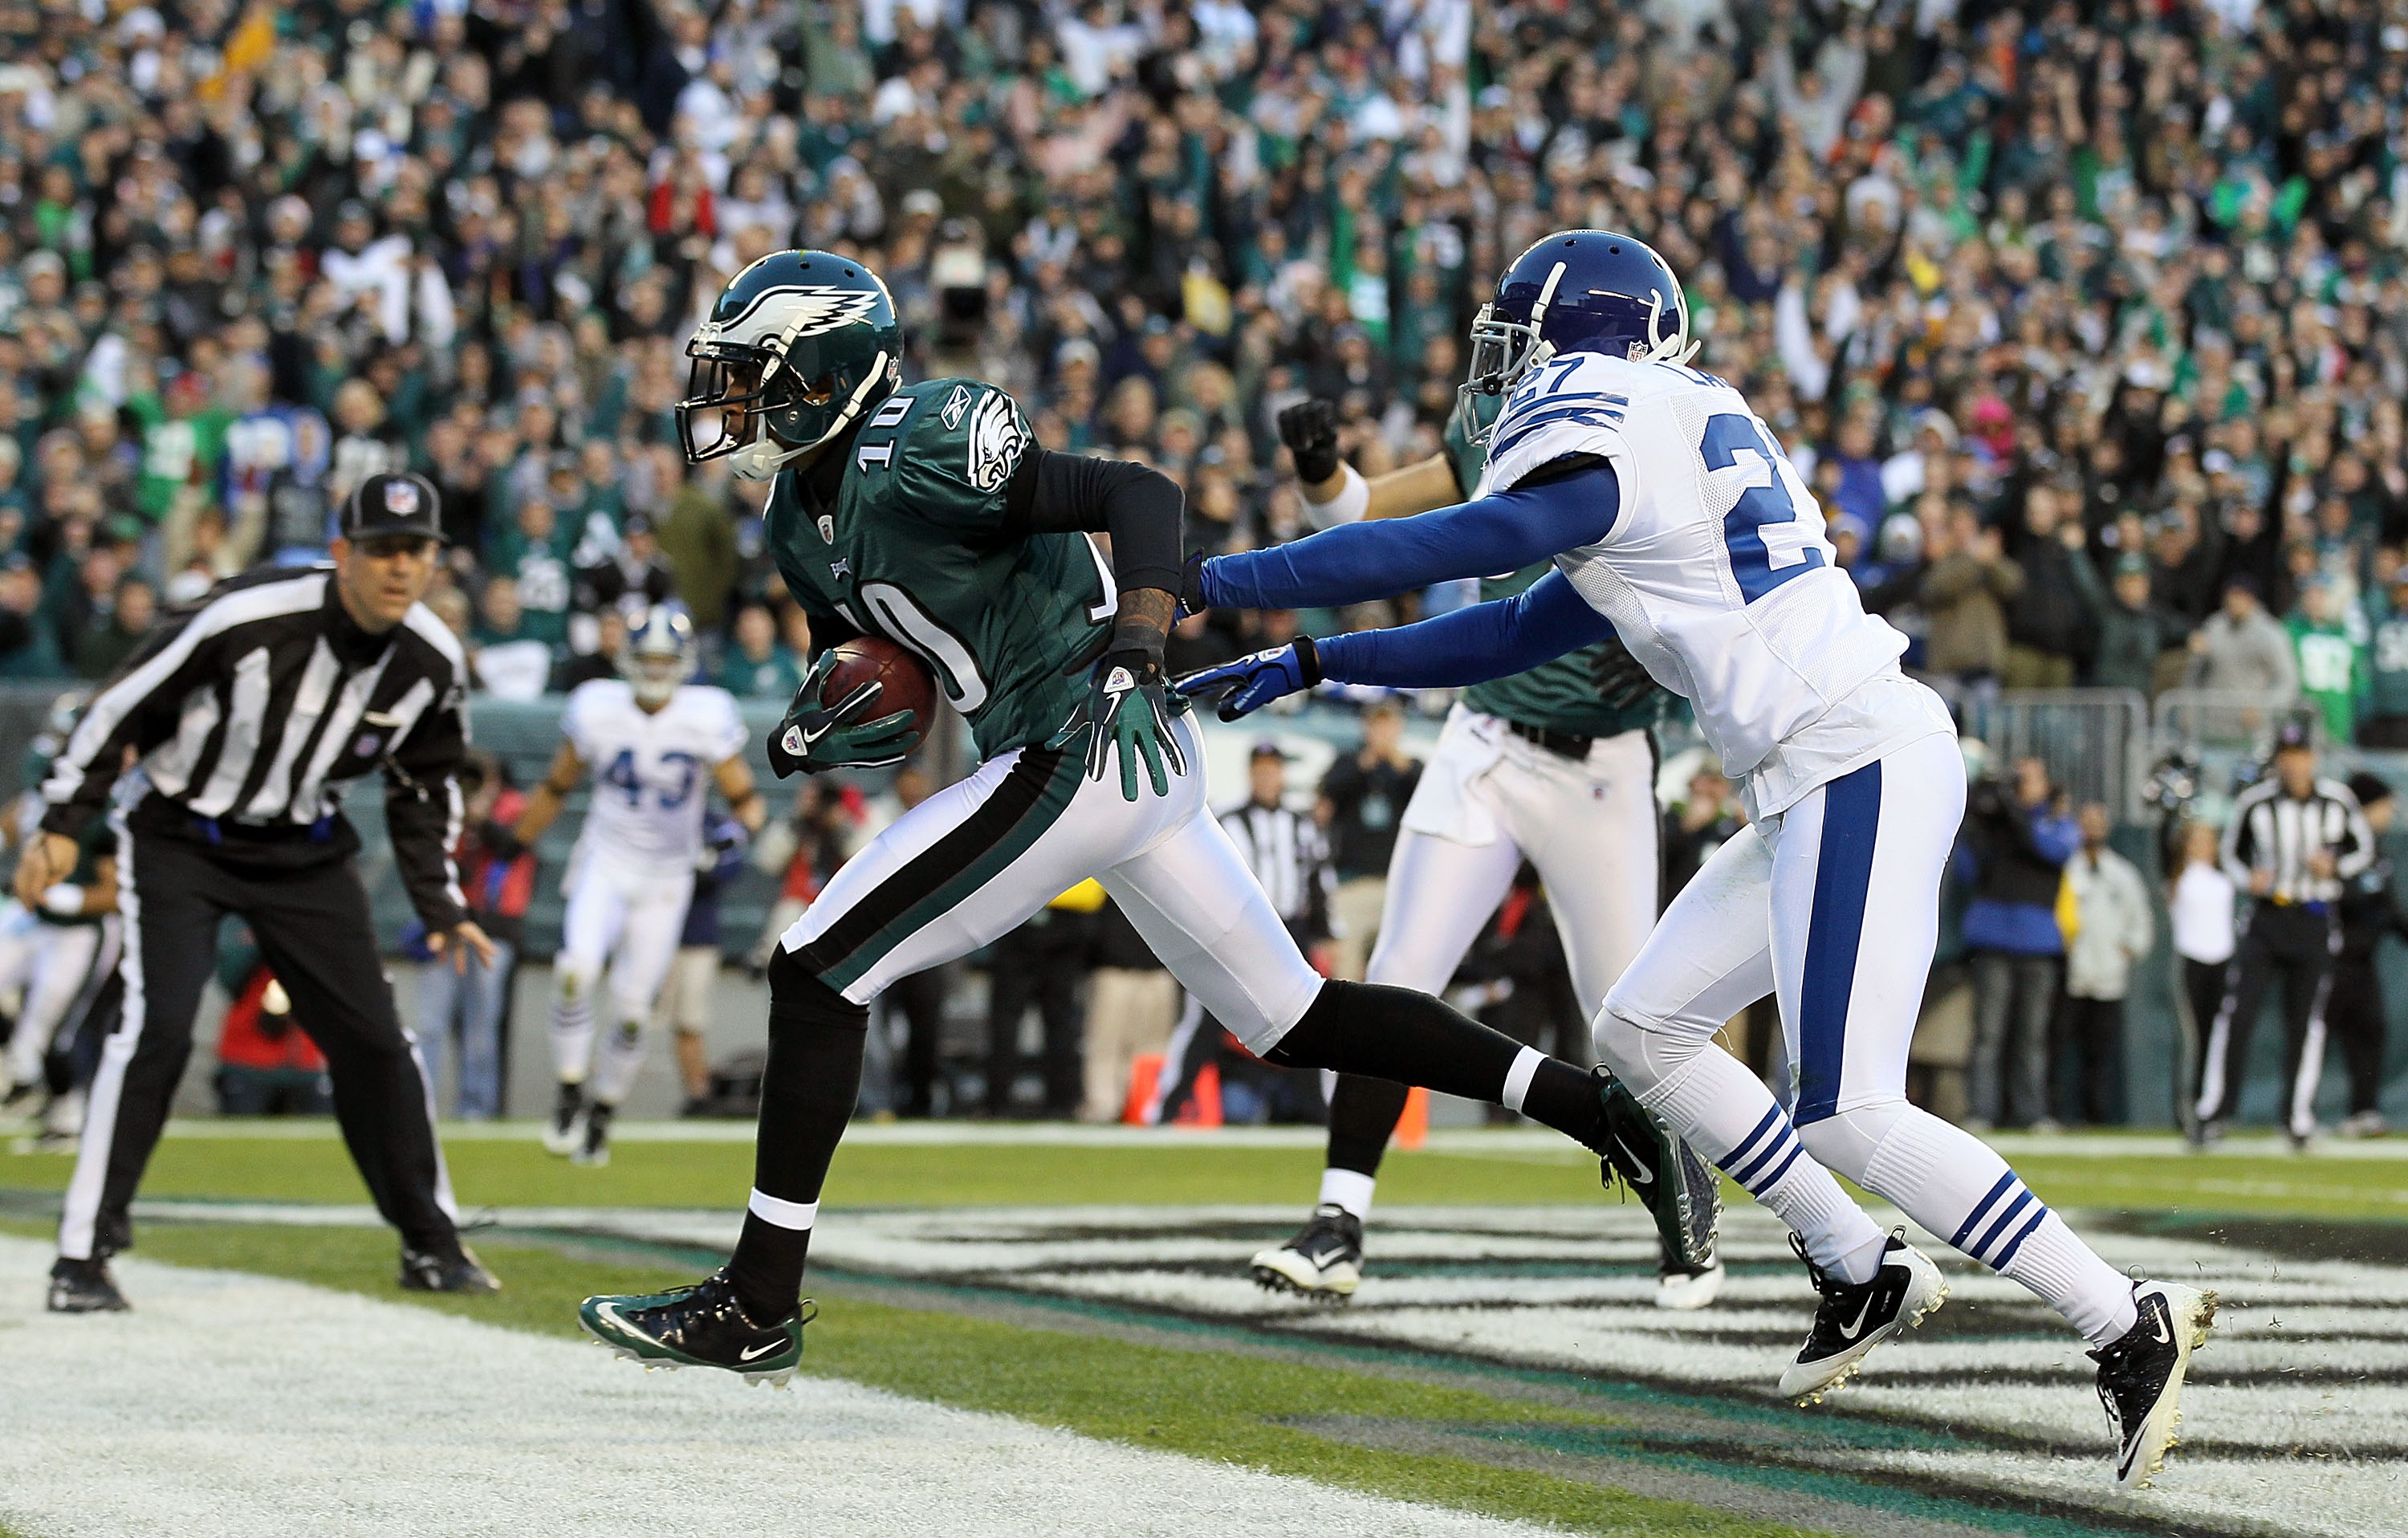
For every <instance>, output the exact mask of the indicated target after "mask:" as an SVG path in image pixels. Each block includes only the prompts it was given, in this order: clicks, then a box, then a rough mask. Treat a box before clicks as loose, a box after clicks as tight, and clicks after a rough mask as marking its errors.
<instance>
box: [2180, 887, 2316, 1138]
mask: <svg viewBox="0 0 2408 1538" xmlns="http://www.w3.org/2000/svg"><path fill="white" fill-rule="evenodd" d="M2340 949H2341V925H2340V923H2339V921H2338V920H2337V919H2335V917H2334V916H2333V914H2332V913H2330V912H2329V911H2319V910H2317V909H2314V908H2306V907H2300V906H2297V905H2292V906H2281V905H2277V904H2275V903H2272V902H2257V903H2255V904H2253V905H2251V908H2250V911H2249V916H2248V918H2247V920H2246V922H2245V924H2244V926H2243V930H2242V934H2241V945H2240V949H2239V950H2237V951H2235V952H2234V953H2233V956H2232V971H2231V974H2230V978H2229V982H2228V983H2227V984H2226V987H2225V994H2224V1002H2223V1004H2222V1005H2221V1006H2220V1007H2219V1008H2218V1009H2217V1010H2216V1013H2215V1024H2214V1028H2211V1029H2210V1030H2209V1032H2208V1037H2207V1047H2206V1050H2205V1051H2203V1052H2201V1053H2200V1090H2199V1119H2200V1121H2201V1122H2211V1121H2224V1120H2228V1119H2229V1118H2230V1117H2231V1115H2232V1114H2233V1113H2234V1112H2235V1111H2237V1110H2238V1109H2239V1108H2240V1105H2241V1091H2242V1088H2243V1082H2244V1081H2245V1079H2246V1077H2247V1075H2248V1071H2249V1037H2250V1033H2251V1032H2252V1031H2253V1030H2255V1029H2256V1028H2257V1014H2258V1012H2259V1011H2260V1010H2261V1009H2262V1008H2263V1007H2264V1006H2265V1002H2266V995H2267V992H2268V990H2269V989H2271V988H2272V986H2273V985H2274V984H2275V983H2276V982H2278V981H2279V982H2280V983H2281V984H2282V985H2283V1042H2284V1054H2283V1077H2284V1084H2285V1085H2286V1094H2285V1097H2284V1101H2283V1125H2284V1127H2285V1128H2286V1130H2288V1131H2289V1132H2290V1134H2291V1135H2292V1136H2293V1137H2299V1138H2304V1137H2306V1136H2308V1135H2309V1134H2310V1133H2312V1132H2314V1131H2315V1129H2316V1112H2315V1100H2316V1080H2317V1078H2318V1077H2319V1076H2320V1075H2321V1074H2322V1073H2323V1071H2324V1061H2325V1005H2326V1001H2327V995H2328V994H2329V992H2330V991H2331V988H2332V973H2333V956H2334V955H2335V953H2336V952H2338V951H2339V950H2340Z"/></svg>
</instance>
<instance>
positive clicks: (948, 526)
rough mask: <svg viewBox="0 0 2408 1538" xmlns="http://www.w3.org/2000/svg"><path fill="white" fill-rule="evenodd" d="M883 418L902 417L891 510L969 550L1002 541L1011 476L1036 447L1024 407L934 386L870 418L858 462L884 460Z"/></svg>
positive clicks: (968, 387)
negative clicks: (872, 458) (877, 456)
mask: <svg viewBox="0 0 2408 1538" xmlns="http://www.w3.org/2000/svg"><path fill="white" fill-rule="evenodd" d="M898 403H904V404H900V405H898ZM881 414H884V415H889V416H896V417H897V421H896V427H897V428H898V429H899V431H898V432H897V433H896V438H895V443H894V447H893V451H892V452H893V454H894V468H893V475H894V489H893V492H892V494H891V500H892V502H893V505H894V506H895V507H896V509H897V510H900V511H902V512H904V513H906V514H908V515H909V516H911V517H914V518H917V519H920V520H921V521H923V522H925V523H927V524H929V525H933V526H934V527H935V528H937V529H939V530H940V531H942V532H943V533H945V534H948V535H951V536H953V538H955V539H960V540H962V541H964V542H965V543H968V544H973V545H975V544H981V543H984V542H987V541H989V540H993V539H1000V538H1002V537H1003V535H1004V531H1005V520H1006V517H1007V514H1008V512H1009V498H1008V496H1007V493H1006V488H1007V487H1008V486H1009V485H1010V484H1011V472H1012V471H1013V470H1015V469H1018V468H1019V467H1020V462H1021V460H1022V459H1023V458H1025V456H1026V455H1027V453H1028V451H1029V450H1030V449H1032V448H1034V447H1035V446H1036V441H1037V440H1036V438H1035V437H1034V436H1033V435H1032V434H1031V433H1030V432H1029V430H1028V419H1027V418H1026V417H1025V416H1023V415H1022V414H1021V411H1020V403H1019V402H1018V401H1015V400H1013V399H1012V398H1011V395H1008V394H1007V393H1005V392H1004V391H1002V390H998V389H996V387H995V386H994V385H992V384H982V383H980V382H978V381H974V380H934V381H929V382H928V383H926V384H924V385H921V386H918V387H917V388H915V389H912V390H910V391H905V392H898V393H896V395H890V396H888V397H887V398H886V400H885V402H884V403H882V405H881V406H880V407H879V410H878V412H877V413H873V414H872V415H871V417H870V421H869V428H868V430H867V431H866V432H864V433H863V435H862V441H861V443H860V444H859V445H858V446H857V447H856V448H855V450H854V458H855V459H856V460H859V459H861V458H862V457H863V456H865V455H874V454H876V453H878V452H879V450H880V445H879V441H878V418H879V415H881ZM859 468H861V469H862V470H864V471H867V470H868V469H869V468H870V467H869V466H867V465H862V466H859Z"/></svg>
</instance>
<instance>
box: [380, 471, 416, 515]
mask: <svg viewBox="0 0 2408 1538" xmlns="http://www.w3.org/2000/svg"><path fill="white" fill-rule="evenodd" d="M384 510H385V511H387V512H389V513H392V514H393V515H394V517H396V518H415V517H416V516H418V482H415V481H410V480H407V479H405V478H403V477H401V476H395V477H394V478H393V479H392V480H390V481H388V482H385V483H384Z"/></svg>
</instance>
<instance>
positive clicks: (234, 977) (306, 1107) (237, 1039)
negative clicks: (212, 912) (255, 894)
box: [215, 924, 335, 1116]
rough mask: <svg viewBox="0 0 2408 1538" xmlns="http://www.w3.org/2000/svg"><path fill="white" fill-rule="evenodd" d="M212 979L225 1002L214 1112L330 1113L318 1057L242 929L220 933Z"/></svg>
mask: <svg viewBox="0 0 2408 1538" xmlns="http://www.w3.org/2000/svg"><path fill="white" fill-rule="evenodd" d="M217 977H218V985H219V986H220V987H222V988H223V989H225V991H226V995H227V998H228V999H229V1000H230V1002H229V1003H228V1004H227V1005H226V1013H225V1019H224V1020H223V1021H222V1023H221V1024H220V1026H219V1028H218V1054H217V1056H218V1067H217V1074H216V1085H215V1087H216V1089H217V1094H218V1114H220V1115H224V1116H323V1115H328V1114H332V1113H333V1111H334V1109H335V1090H334V1085H332V1084H331V1083H330V1082H329V1081H328V1079H327V1077H326V1059H325V1056H324V1055H323V1054H322V1053H321V1052H319V1050H318V1046H317V1043H316V1042H312V1041H311V1040H310V1039H309V1033H308V1031H306V1030H302V1029H300V1028H298V1023H297V1022H296V1021H294V1018H293V999H292V997H291V996H290V995H289V994H287V993H286V992H285V991H284V985H282V984H281V983H279V982H278V981H277V980H276V974H275V973H274V972H271V971H269V970H267V964H266V963H265V961H262V960H261V959H260V956H259V946H258V943H257V942H256V941H253V940H252V938H251V929H250V927H249V926H248V925H242V924H231V925H226V926H224V927H223V929H222V934H221V937H220V939H219V941H218V969H217Z"/></svg>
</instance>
